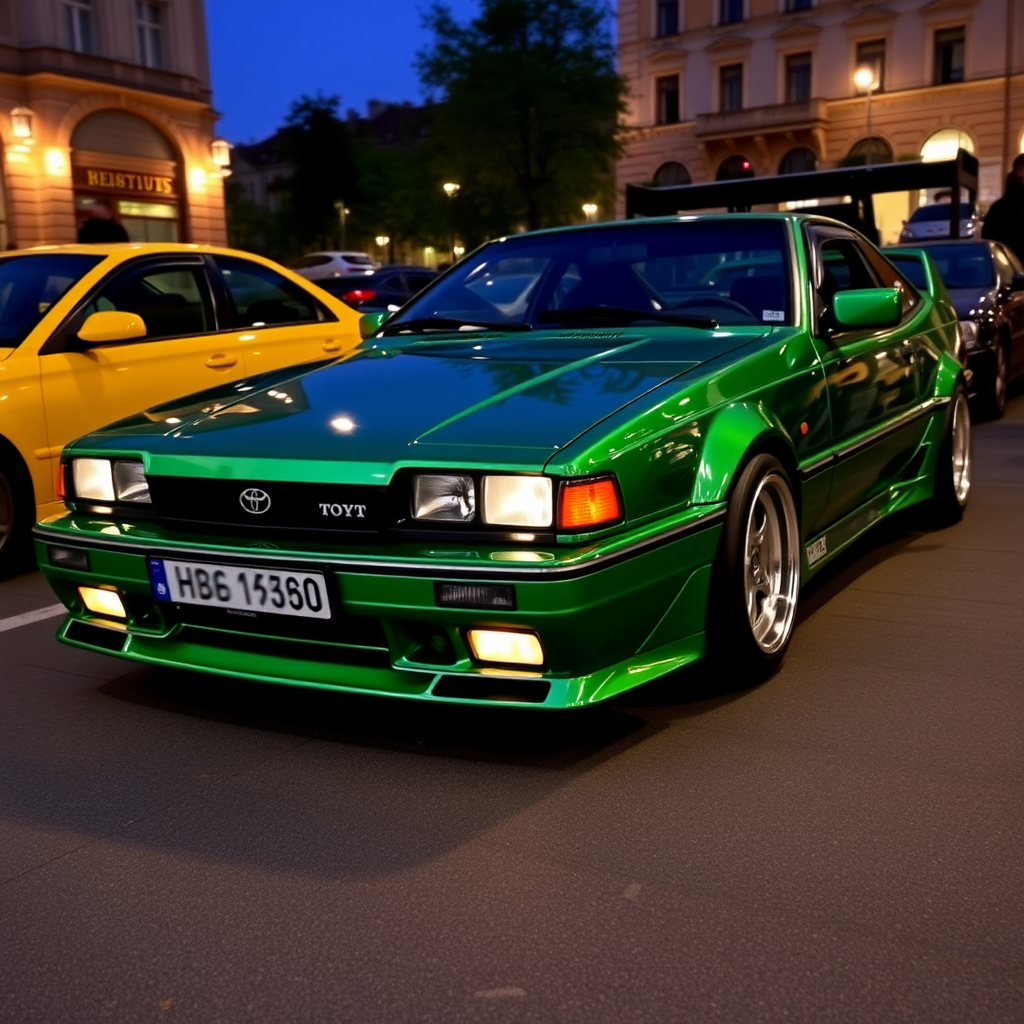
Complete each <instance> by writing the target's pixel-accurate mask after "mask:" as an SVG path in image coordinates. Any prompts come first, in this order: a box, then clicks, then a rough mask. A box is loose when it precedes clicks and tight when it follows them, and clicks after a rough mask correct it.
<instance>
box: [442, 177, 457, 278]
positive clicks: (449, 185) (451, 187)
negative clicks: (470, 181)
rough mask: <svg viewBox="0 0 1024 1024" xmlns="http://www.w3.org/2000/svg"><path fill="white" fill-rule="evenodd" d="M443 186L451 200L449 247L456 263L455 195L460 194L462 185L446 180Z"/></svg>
mask: <svg viewBox="0 0 1024 1024" xmlns="http://www.w3.org/2000/svg"><path fill="white" fill-rule="evenodd" d="M441 188H443V189H444V194H445V195H446V196H447V197H448V198H449V199H450V200H451V202H450V203H449V204H448V234H449V235H450V236H451V245H450V246H449V248H450V249H451V253H452V263H454V262H455V261H456V260H457V259H458V258H459V257H458V256H457V255H456V253H455V197H456V196H457V195H458V194H459V189H461V188H462V186H461V185H460V184H459V183H458V182H457V181H446V182H445V183H444V184H443V185H442V186H441Z"/></svg>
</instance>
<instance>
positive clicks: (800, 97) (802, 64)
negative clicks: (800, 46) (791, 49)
mask: <svg viewBox="0 0 1024 1024" xmlns="http://www.w3.org/2000/svg"><path fill="white" fill-rule="evenodd" d="M810 98H811V55H810V54H809V53H793V54H790V55H789V56H788V57H787V58H786V102H787V103H806V102H807V101H808V100H809V99H810Z"/></svg>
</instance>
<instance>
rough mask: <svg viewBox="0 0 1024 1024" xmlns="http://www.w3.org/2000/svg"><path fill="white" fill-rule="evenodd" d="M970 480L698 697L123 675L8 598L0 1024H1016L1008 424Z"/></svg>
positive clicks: (5, 587)
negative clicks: (489, 705)
mask: <svg viewBox="0 0 1024 1024" xmlns="http://www.w3.org/2000/svg"><path fill="white" fill-rule="evenodd" d="M975 457H976V463H975V492H974V496H973V499H972V504H971V507H970V509H969V510H968V514H967V516H966V518H965V520H964V521H963V522H962V523H961V524H959V525H957V526H955V527H952V528H950V529H947V530H943V531H939V532H917V530H916V523H915V522H914V520H913V519H907V520H906V521H904V522H902V523H900V524H897V525H896V526H895V527H888V528H885V529H884V530H883V531H880V532H878V533H876V534H875V535H874V536H873V537H872V538H871V539H870V541H868V542H865V543H862V544H861V545H860V546H859V548H858V550H857V551H856V552H855V553H853V555H852V556H850V557H847V558H844V559H843V561H842V563H841V564H840V565H839V566H837V567H836V568H835V569H834V570H833V571H832V572H831V573H830V575H829V577H828V579H826V580H824V581H822V582H821V583H820V584H819V585H817V586H816V587H815V588H814V589H813V590H811V591H809V592H807V593H805V595H804V597H803V602H802V613H801V621H800V624H799V627H798V629H797V633H796V636H795V638H794V641H793V644H792V646H791V648H790V652H789V655H788V657H787V661H786V663H785V665H784V666H783V668H782V670H781V671H780V672H779V673H778V674H777V675H776V676H775V678H774V679H772V680H770V681H769V682H768V683H766V684H765V685H763V686H761V687H759V688H757V689H753V690H745V691H741V692H737V693H732V694H729V695H727V696H724V697H723V696H720V695H719V696H709V695H710V694H713V693H714V692H715V681H714V680H713V679H709V678H708V677H707V676H706V675H704V674H702V673H701V672H692V673H690V674H689V675H687V676H681V677H678V678H676V679H674V680H672V681H670V682H668V683H662V684H658V685H656V686H652V687H649V688H648V689H646V690H644V691H642V692H635V693H633V694H631V695H628V696H627V697H626V698H624V699H622V700H620V701H619V702H618V703H616V704H613V705H609V706H603V707H601V708H600V709H596V710H594V711H593V712H592V713H586V712H585V713H576V714H574V713H561V714H544V713H537V712H536V711H535V710H533V711H531V710H523V711H505V710H496V709H484V710H483V711H475V710H466V709H460V708H447V707H422V706H419V705H415V704H411V705H410V704H400V703H387V702H381V701H372V700H354V699H352V698H350V697H345V696H338V695H332V694H321V693H313V692H304V691H294V692H293V691H290V690H285V689H273V688H264V687H254V686H243V685H239V684H235V683H232V682H229V681H224V680H217V679H210V678H205V677H198V676H191V675H175V674H167V673H160V672H156V671H150V670H136V669H134V668H132V667H131V666H127V665H126V664H125V663H122V662H118V661H115V660H113V659H107V658H103V657H100V656H93V655H90V654H87V653H84V652H77V651H73V650H71V649H68V648H64V647H61V646H59V645H58V644H57V643H56V642H55V641H54V640H53V639H52V635H53V630H54V626H55V623H56V620H54V619H48V620H44V621H39V622H34V623H31V622H30V623H26V624H20V625H19V624H17V620H13V621H14V623H15V624H14V625H13V627H12V619H13V617H14V616H18V615H22V614H23V613H25V612H29V611H32V610H34V609H39V608H45V607H46V606H48V605H51V604H52V603H53V598H52V596H51V595H50V593H49V591H48V590H47V588H46V586H45V584H44V583H43V581H42V578H41V577H40V576H39V575H38V574H37V573H34V574H30V575H27V576H21V577H18V578H15V579H10V580H7V581H5V582H3V583H0V1021H2V1022H3V1024H36V1022H39V1024H65V1022H67V1024H88V1022H106V1021H115V1022H126V1024H129V1022H130V1024H146V1022H150V1021H153V1022H156V1021H160V1022H169V1024H170V1022H190V1024H192V1022H194V1024H216V1022H227V1024H248V1022H254V1024H277V1022H281V1024H306V1022H353V1024H373V1022H421V1021H422V1022H439V1024H448V1022H462V1021H468V1022H478V1021H479V1022H492V1021H493V1022H526V1021H530V1022H534V1021H537V1022H557V1024H562V1022H565V1024H575V1022H580V1024H595V1022H606V1021H607V1022H615V1024H623V1022H630V1021H644V1022H695V1024H705V1022H718V1021H722V1022H729V1024H747V1022H761V1021H766V1022H783V1021H784V1022H787V1024H792V1022H814V1024H828V1022H850V1024H871V1022H876V1021H877V1022H880V1024H896V1022H904V1021H906V1022H913V1024H938V1022H950V1024H954V1022H955V1024H968V1022H992V1024H996V1022H999V1024H1024V895H1022V890H1024V828H1022V825H1024V759H1022V753H1024V738H1022V737H1024V710H1022V683H1024V668H1022V663H1024V640H1022V624H1024V615H1022V612H1024V589H1022V582H1021V581H1022V580H1024V529H1022V527H1024V399H1022V398H1017V399H1015V400H1014V401H1013V402H1012V403H1011V405H1010V408H1009V411H1008V414H1007V416H1006V418H1005V419H1004V420H1003V421H1001V422H999V423H993V424H984V425H982V426H980V427H979V428H978V430H977V432H976V439H975Z"/></svg>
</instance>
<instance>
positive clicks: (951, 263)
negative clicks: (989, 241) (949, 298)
mask: <svg viewBox="0 0 1024 1024" xmlns="http://www.w3.org/2000/svg"><path fill="white" fill-rule="evenodd" d="M928 255H929V256H931V258H932V259H933V260H934V261H935V266H936V267H938V268H939V277H941V278H942V283H943V284H944V285H945V286H946V287H947V288H991V287H992V285H994V284H995V272H994V271H993V269H992V255H991V253H990V252H989V248H988V246H987V245H986V244H985V243H984V242H964V243H963V244H962V245H956V244H954V245H942V246H938V245H933V246H930V247H928Z"/></svg>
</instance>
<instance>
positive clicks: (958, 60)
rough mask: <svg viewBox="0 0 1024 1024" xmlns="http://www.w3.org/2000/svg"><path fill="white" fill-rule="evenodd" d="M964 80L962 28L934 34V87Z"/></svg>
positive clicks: (948, 29)
mask: <svg viewBox="0 0 1024 1024" xmlns="http://www.w3.org/2000/svg"><path fill="white" fill-rule="evenodd" d="M963 80H964V28H963V25H961V26H960V27H959V28H946V29H942V31H940V32H936V33H935V76H934V81H935V84H936V85H948V84H949V83H950V82H962V81H963Z"/></svg>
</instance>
